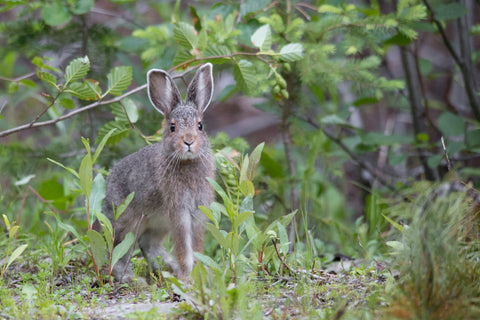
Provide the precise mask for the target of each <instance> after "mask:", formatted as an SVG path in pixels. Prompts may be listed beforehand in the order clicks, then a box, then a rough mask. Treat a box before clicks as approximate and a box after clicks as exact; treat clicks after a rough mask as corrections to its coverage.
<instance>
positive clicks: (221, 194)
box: [207, 177, 231, 203]
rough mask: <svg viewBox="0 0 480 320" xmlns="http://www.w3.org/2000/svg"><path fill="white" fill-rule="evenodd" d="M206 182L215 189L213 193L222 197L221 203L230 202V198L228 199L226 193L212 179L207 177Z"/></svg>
mask: <svg viewBox="0 0 480 320" xmlns="http://www.w3.org/2000/svg"><path fill="white" fill-rule="evenodd" d="M207 180H208V182H209V183H210V184H211V185H212V187H213V188H214V189H215V191H216V192H217V193H218V194H219V195H220V197H222V199H223V202H224V203H225V202H231V201H230V198H229V197H228V195H227V193H226V192H225V190H223V188H222V187H221V186H220V185H219V184H218V183H217V182H216V181H215V180H213V179H212V178H208V177H207Z"/></svg>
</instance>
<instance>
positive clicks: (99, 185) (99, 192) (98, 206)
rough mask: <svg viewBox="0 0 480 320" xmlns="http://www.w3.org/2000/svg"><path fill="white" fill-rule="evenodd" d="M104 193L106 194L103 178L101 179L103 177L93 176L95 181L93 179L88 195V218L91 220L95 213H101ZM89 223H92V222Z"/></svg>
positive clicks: (99, 175)
mask: <svg viewBox="0 0 480 320" xmlns="http://www.w3.org/2000/svg"><path fill="white" fill-rule="evenodd" d="M105 192H106V184H105V178H103V175H102V174H101V173H99V174H97V175H96V176H95V179H93V184H92V192H91V193H90V197H89V203H90V206H89V209H90V212H89V214H90V217H92V218H93V216H95V212H101V211H102V201H103V199H104V198H105ZM90 221H91V222H92V220H90Z"/></svg>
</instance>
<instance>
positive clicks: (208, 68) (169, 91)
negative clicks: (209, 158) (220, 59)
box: [147, 63, 213, 160]
mask: <svg viewBox="0 0 480 320" xmlns="http://www.w3.org/2000/svg"><path fill="white" fill-rule="evenodd" d="M147 82H148V97H149V98H150V101H151V102H152V104H153V106H154V107H155V108H156V109H157V110H158V111H160V112H161V113H162V114H163V115H164V116H165V119H166V124H165V133H164V136H163V141H164V142H163V143H164V147H165V151H167V152H168V153H169V154H168V155H167V156H171V157H172V158H173V159H181V160H191V159H195V158H200V159H201V160H202V157H203V156H204V154H205V153H206V152H208V150H209V146H210V144H209V142H208V138H207V135H206V134H205V132H204V131H203V125H202V117H203V112H204V111H205V110H206V109H207V107H208V105H209V104H210V101H211V100H212V95H213V76H212V64H210V63H206V64H204V65H203V66H201V67H200V68H199V69H198V70H197V72H196V73H195V76H194V77H193V79H192V81H191V82H190V84H189V85H188V88H187V95H186V98H185V102H184V103H182V97H181V95H180V91H179V90H178V88H177V85H176V84H175V82H174V81H173V79H172V77H171V76H170V75H169V74H168V73H167V72H165V71H163V70H159V69H152V70H150V71H149V72H148V74H147Z"/></svg>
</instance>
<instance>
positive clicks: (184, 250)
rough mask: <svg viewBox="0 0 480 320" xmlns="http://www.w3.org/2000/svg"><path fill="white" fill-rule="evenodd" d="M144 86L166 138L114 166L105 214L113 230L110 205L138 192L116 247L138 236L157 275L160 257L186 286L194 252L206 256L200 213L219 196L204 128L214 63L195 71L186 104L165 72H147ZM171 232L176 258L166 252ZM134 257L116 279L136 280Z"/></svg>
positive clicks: (118, 267)
mask: <svg viewBox="0 0 480 320" xmlns="http://www.w3.org/2000/svg"><path fill="white" fill-rule="evenodd" d="M147 83H148V96H149V98H150V101H151V103H152V104H153V106H154V107H155V108H156V109H157V110H158V111H160V112H161V113H162V114H163V115H164V116H165V122H164V123H165V128H164V133H163V139H162V141H160V142H158V143H155V144H153V145H150V146H147V147H144V148H142V149H140V150H139V151H137V152H135V153H133V154H131V155H129V156H127V157H125V158H123V159H122V160H121V161H120V162H118V163H117V164H116V165H115V166H114V167H113V169H112V170H111V173H110V175H109V176H108V178H107V191H106V196H105V199H104V203H103V212H104V213H105V214H106V215H107V217H108V218H109V219H110V221H112V224H113V208H112V203H113V205H114V206H115V207H117V206H118V205H120V204H121V203H122V202H123V201H124V199H125V198H126V197H127V195H128V194H130V193H131V192H135V195H134V198H133V200H132V202H131V203H130V205H129V206H128V208H127V209H126V210H125V211H124V212H123V214H122V215H121V216H120V218H119V219H118V220H117V222H116V237H115V243H116V244H118V243H119V242H121V241H122V240H123V239H124V237H125V235H126V234H127V233H128V232H133V233H134V234H136V235H137V236H138V244H139V246H140V248H141V250H142V253H143V256H144V257H145V258H146V260H147V261H148V263H149V265H150V267H151V268H152V269H153V270H158V267H159V266H158V262H157V261H158V260H157V257H158V256H161V258H162V259H163V261H164V263H165V264H166V266H167V267H168V268H169V269H170V270H171V271H173V273H174V274H175V275H176V276H177V277H179V278H181V279H184V280H185V279H187V276H188V274H189V273H190V272H191V271H192V268H193V266H194V263H195V259H194V254H193V253H194V251H197V252H200V251H202V250H203V235H204V230H203V225H204V222H205V215H204V214H203V213H202V212H201V211H200V210H199V209H198V207H199V206H201V205H203V206H208V205H210V203H211V202H212V201H213V199H214V190H213V188H212V187H211V185H210V184H209V182H208V180H207V179H206V178H207V177H210V178H212V179H213V178H214V174H215V167H214V160H213V153H212V151H211V147H210V142H209V140H208V137H207V134H206V133H205V131H204V129H203V125H202V117H203V113H204V112H205V110H206V109H207V107H208V105H209V104H210V101H211V99H212V95H213V77H212V65H211V64H210V63H207V64H204V65H203V66H201V67H200V68H199V69H198V70H197V72H196V74H195V76H194V77H193V79H192V81H191V82H190V84H189V85H188V88H187V95H186V99H185V102H183V101H182V97H181V95H180V91H179V90H178V88H177V86H176V84H175V82H174V81H173V79H172V77H170V75H169V74H168V73H167V72H165V71H163V70H160V69H152V70H150V71H149V72H148V74H147ZM137 230H138V231H137ZM169 234H171V236H172V240H173V245H174V252H175V257H176V259H174V258H173V257H171V256H170V255H169V254H168V253H167V252H166V250H165V249H164V247H163V246H162V241H163V240H164V239H165V238H166V237H167V236H168V235H169ZM130 250H133V246H132V248H131V249H130ZM129 256H130V255H129V254H126V255H125V256H124V257H123V258H121V259H120V260H119V261H118V262H117V264H115V266H114V267H113V275H114V276H115V279H117V281H120V282H132V279H133V276H134V275H133V272H132V270H131V268H130V267H129V261H128V259H129V258H128V257H129ZM142 281H144V280H143V279H142Z"/></svg>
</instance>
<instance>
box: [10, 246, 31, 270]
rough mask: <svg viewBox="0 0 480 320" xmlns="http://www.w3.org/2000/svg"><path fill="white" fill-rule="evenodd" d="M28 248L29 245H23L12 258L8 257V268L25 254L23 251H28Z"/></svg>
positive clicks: (13, 253) (14, 252)
mask: <svg viewBox="0 0 480 320" xmlns="http://www.w3.org/2000/svg"><path fill="white" fill-rule="evenodd" d="M27 246H28V245H26V244H22V245H21V246H19V247H18V248H17V249H15V251H13V252H12V254H11V255H10V257H8V262H7V265H6V268H8V267H9V266H10V265H11V264H12V263H13V261H15V260H16V259H17V258H18V257H19V256H20V255H21V254H22V253H23V251H25V249H27Z"/></svg>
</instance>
